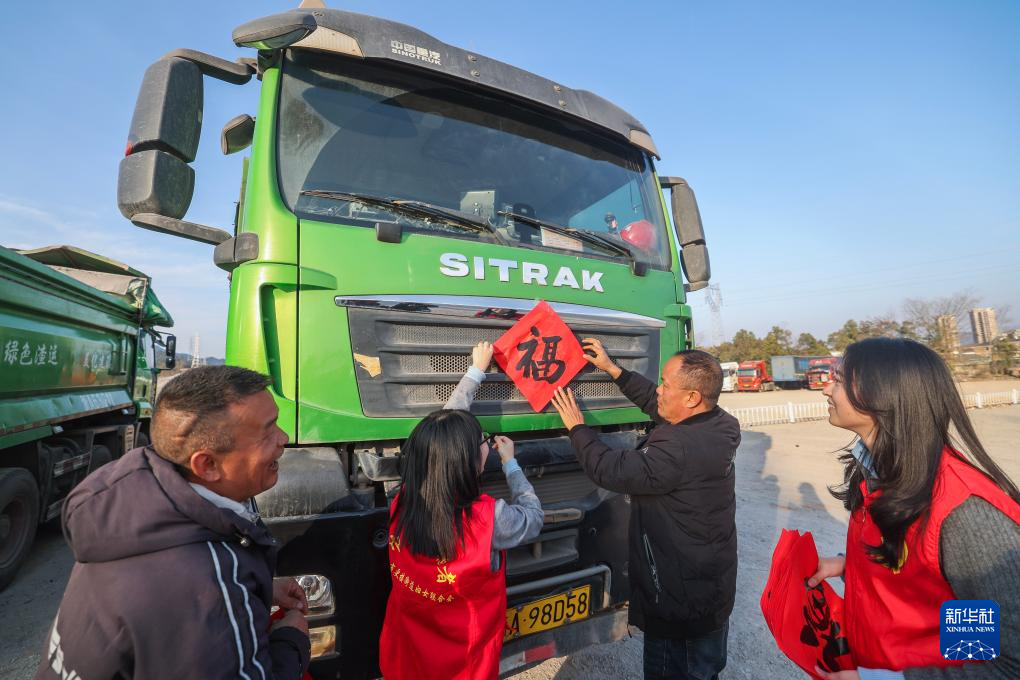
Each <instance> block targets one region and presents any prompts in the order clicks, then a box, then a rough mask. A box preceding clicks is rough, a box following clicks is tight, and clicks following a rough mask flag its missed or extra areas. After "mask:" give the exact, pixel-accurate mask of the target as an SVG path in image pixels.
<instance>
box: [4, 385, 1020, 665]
mask: <svg viewBox="0 0 1020 680" xmlns="http://www.w3.org/2000/svg"><path fill="white" fill-rule="evenodd" d="M1013 382H1014V383H1017V385H1013V386H1011V387H998V386H999V385H1000V384H1004V383H1000V382H998V381H996V383H995V387H994V388H992V389H988V388H987V387H984V386H983V384H982V387H981V389H968V386H967V385H965V387H964V391H965V392H972V391H973V392H976V391H1001V390H1003V389H1012V387H1015V386H1018V385H1020V381H1013ZM802 392H803V394H805V395H809V396H810V395H812V394H813V393H810V392H808V391H807V390H804V391H802ZM778 394H779V395H783V396H785V395H788V394H797V393H796V392H789V393H787V392H780V393H778ZM732 396H736V397H739V398H740V399H741V400H742V401H743V400H745V399H747V400H748V401H747V402H746V403H744V404H741V405H745V406H754V405H760V404H761V403H762V402H761V401H758V400H757V399H755V398H756V397H757V398H759V399H762V398H768V397H771V396H773V395H771V394H768V393H767V394H764V395H747V394H741V395H732ZM970 414H971V417H972V418H973V420H974V424H975V426H976V428H977V431H978V433H979V435H980V436H981V438H982V441H983V442H984V444H985V446H986V447H987V448H988V450H989V452H990V453H991V455H992V456H993V457H994V458H995V459H996V460H997V461H998V462H999V463H1000V464H1002V466H1003V467H1004V468H1005V469H1006V471H1007V472H1008V473H1009V474H1010V475H1011V476H1012V477H1013V479H1016V480H1020V451H1018V450H1017V446H1016V442H1017V441H1020V407H1013V406H1005V407H999V408H989V409H983V410H972V411H970ZM849 439H850V437H849V436H848V435H847V433H846V432H845V431H843V430H838V429H836V428H833V427H831V426H830V425H828V423H826V422H824V421H822V422H807V423H796V424H788V425H771V426H766V427H760V428H755V429H753V430H745V431H744V433H743V442H742V443H741V446H740V449H739V451H738V454H737V527H738V534H739V545H740V547H739V559H740V566H739V573H738V580H737V601H736V606H735V608H734V612H733V617H732V619H731V621H730V640H729V664H728V666H727V667H726V670H725V671H724V672H723V674H722V677H723V678H724V679H726V680H736V679H740V680H745V679H746V680H750V679H752V678H754V679H760V678H776V679H782V678H801V677H803V674H801V673H799V672H798V671H797V670H796V669H795V668H794V666H793V665H792V664H791V663H790V662H789V661H787V660H786V658H785V657H783V656H782V655H781V654H780V653H779V652H778V651H777V650H776V648H775V644H774V643H773V641H772V638H771V635H770V633H769V632H768V629H767V628H766V627H765V622H764V620H763V619H762V616H761V612H760V609H759V605H758V601H759V598H760V596H761V591H762V588H763V587H764V584H765V579H766V577H767V575H768V568H769V563H770V560H771V556H772V549H773V547H774V546H775V543H776V541H777V540H778V538H779V532H780V530H781V529H783V528H796V529H801V530H810V531H811V532H812V533H813V534H814V537H815V542H816V544H817V545H818V549H819V551H820V552H822V553H826V554H834V553H836V552H839V551H840V550H841V548H842V546H843V544H844V541H845V533H846V521H847V514H846V512H845V511H844V510H843V508H842V507H841V506H840V505H839V504H838V503H837V502H836V500H835V499H834V498H832V496H830V495H829V493H828V492H827V490H826V486H827V485H829V484H833V483H836V482H838V481H839V480H840V479H841V478H842V475H841V469H840V465H839V464H838V462H837V461H836V455H835V453H834V452H835V451H836V450H837V449H839V448H840V447H842V446H843V445H845V444H846V443H847V442H848V441H849ZM72 563H73V560H72V559H71V555H70V552H69V551H68V549H67V547H66V546H65V545H64V541H63V538H62V536H61V535H60V533H59V531H54V530H52V529H46V530H44V531H42V532H41V534H40V536H39V537H38V538H37V540H36V544H35V547H34V548H33V551H32V555H31V556H30V558H29V560H28V562H27V563H26V564H25V566H24V567H23V568H22V570H21V573H20V574H19V576H18V578H17V579H16V580H15V582H14V583H13V584H12V585H11V586H10V587H9V588H8V589H7V590H5V591H4V592H2V593H0V612H2V616H0V678H11V679H15V678H17V679H19V680H20V679H22V678H28V677H31V675H32V673H33V672H34V669H35V666H36V665H37V664H38V660H39V654H40V652H41V651H42V648H43V644H44V641H45V637H46V634H47V631H48V629H49V625H50V623H51V622H52V620H53V616H54V614H55V613H56V610H57V606H58V605H59V603H60V597H61V595H62V593H63V589H64V584H65V583H66V580H67V577H68V574H69V573H70V570H71V565H72ZM640 677H641V636H640V633H639V632H637V631H635V635H634V637H632V638H630V639H628V640H624V641H620V642H616V643H613V644H610V645H604V646H601V647H596V648H591V649H588V650H585V651H583V652H580V653H578V654H575V655H573V656H570V657H562V658H556V659H550V660H549V661H546V662H544V663H543V664H541V665H539V666H537V667H535V668H532V669H530V670H528V671H526V672H524V673H521V674H518V675H517V676H515V680H516V678H520V679H521V680H553V679H554V680H601V679H603V678H605V679H606V680H608V679H610V678H612V679H614V680H615V679H616V678H640Z"/></svg>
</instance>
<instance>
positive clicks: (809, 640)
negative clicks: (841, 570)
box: [761, 529, 855, 678]
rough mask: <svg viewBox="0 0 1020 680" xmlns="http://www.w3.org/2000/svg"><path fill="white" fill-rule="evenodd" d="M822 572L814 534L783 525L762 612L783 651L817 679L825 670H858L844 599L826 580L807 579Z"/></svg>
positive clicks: (763, 597) (763, 599) (773, 558)
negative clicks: (809, 583) (811, 582)
mask: <svg viewBox="0 0 1020 680" xmlns="http://www.w3.org/2000/svg"><path fill="white" fill-rule="evenodd" d="M817 570H818V551H817V550H816V549H815V539H814V538H813V537H812V536H811V533H810V532H808V533H805V534H803V535H801V534H800V532H797V531H792V530H790V529H783V533H782V534H781V535H780V537H779V543H778V544H777V545H776V549H775V551H774V552H773V553H772V568H771V569H770V570H769V578H768V581H767V582H766V583H765V591H764V592H763V593H762V594H761V613H762V614H763V615H764V616H765V623H766V624H767V625H768V627H769V630H770V631H772V635H773V637H775V639H776V644H777V645H778V646H779V649H780V650H781V651H782V652H783V653H784V654H786V656H788V657H790V660H791V661H793V662H794V663H795V664H797V665H798V666H800V667H801V668H802V669H803V670H804V671H805V672H806V673H807V674H808V675H810V676H811V677H812V678H817V677H818V675H816V674H815V665H816V664H817V665H818V666H819V667H821V668H822V669H824V670H828V671H830V672H831V671H838V670H850V669H853V668H855V666H854V663H853V661H852V660H851V658H850V645H849V642H848V641H847V638H846V634H845V632H844V631H845V630H846V628H845V625H844V619H843V598H841V597H840V596H839V595H837V594H836V591H834V590H833V589H832V586H830V585H829V584H828V583H826V582H824V581H823V582H822V583H820V584H818V585H817V586H815V587H814V588H809V587H808V586H807V580H808V579H809V578H810V577H811V575H812V574H814V573H815V571H817Z"/></svg>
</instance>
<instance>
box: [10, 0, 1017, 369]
mask: <svg viewBox="0 0 1020 680" xmlns="http://www.w3.org/2000/svg"><path fill="white" fill-rule="evenodd" d="M327 4H329V5H330V6H333V7H337V8H343V9H348V10H351V11H357V12H364V13H367V14H373V15H376V16H381V17H385V18H388V19H393V20H396V21H401V22H404V23H407V24H411V25H413V26H416V27H418V28H420V29H422V30H424V31H426V32H428V33H431V34H432V35H434V36H436V37H437V38H439V39H441V40H443V41H445V42H448V43H452V44H455V45H458V46H461V47H464V48H468V49H472V50H476V51H478V52H480V53H482V54H485V55H487V56H490V57H493V58H496V59H500V60H503V61H506V62H509V63H511V64H514V65H516V66H520V67H522V68H525V69H528V70H530V71H534V72H536V73H538V74H540V75H544V76H547V77H549V78H552V79H555V80H558V81H560V82H563V83H565V84H567V85H570V86H572V87H578V88H584V89H589V90H592V91H594V92H596V93H598V94H600V95H602V96H604V97H606V98H608V99H610V100H611V101H613V102H615V103H617V104H619V105H620V106H622V107H623V108H625V109H627V110H628V111H630V112H631V113H632V114H634V115H635V116H637V118H638V119H640V120H641V121H642V122H643V123H644V124H645V125H646V126H647V127H648V129H649V130H650V131H651V132H652V135H653V137H654V138H655V140H656V143H657V145H658V147H659V150H660V152H661V153H662V157H663V158H662V161H661V162H660V163H659V165H658V169H659V171H660V174H667V175H680V176H683V177H686V178H687V179H688V180H689V182H690V183H691V185H692V186H693V187H694V189H695V191H696V192H697V195H698V200H699V204H700V207H701V213H702V217H703V219H704V222H705V228H706V232H707V236H708V243H709V248H710V253H711V257H712V268H713V281H714V282H715V283H718V284H719V286H720V289H721V291H722V297H723V307H722V327H723V329H724V331H725V333H726V335H727V336H730V335H732V334H733V332H735V331H736V330H737V329H739V328H748V329H751V330H753V331H755V332H757V333H759V334H761V333H764V332H766V331H767V330H768V329H769V328H770V327H771V326H772V325H774V324H780V325H784V326H786V327H788V328H790V329H791V330H793V331H794V332H801V331H808V332H812V333H814V334H816V335H819V336H824V335H826V334H827V333H829V332H830V331H832V330H834V329H835V328H836V327H838V326H839V325H841V324H842V322H843V321H844V320H846V319H847V318H851V317H853V318H858V319H863V318H869V317H873V316H878V315H890V314H893V315H894V314H897V313H898V312H899V311H900V309H901V306H902V302H903V300H904V299H905V298H908V297H935V296H942V295H947V294H950V293H954V292H957V291H962V290H970V291H971V292H973V293H974V294H975V295H977V296H979V297H980V298H981V299H982V301H983V302H984V303H985V304H987V305H990V306H996V307H1000V306H1011V307H1012V310H1013V317H1014V319H1016V318H1017V317H1020V78H1018V76H1017V74H1018V73H1020V3H1015V2H981V3H959V2H936V1H928V2H898V3H881V2H857V3H852V4H843V5H837V4H835V3H808V2H802V3H791V2H770V3H761V2H698V3H694V2H686V1H683V2H681V1H674V2H655V3H652V2H640V3H639V2H632V3H619V2H615V3H597V2H574V1H563V2H556V3H551V2H547V1H546V2H523V1H518V2H515V3H470V4H468V3H449V2H441V1H440V0H435V1H434V2H431V3H422V2H391V3H379V2H376V3H370V2H361V1H352V2H346V3H344V4H343V5H340V4H338V3H335V2H327ZM292 6H293V5H291V4H288V3H282V2H254V1H251V2H243V3H242V2H214V3H211V2H192V1H189V0H178V1H177V2H174V3H139V2H130V3H129V2H103V3H51V2H37V3H18V4H14V5H11V6H10V7H8V8H6V10H5V13H4V14H5V22H4V23H5V31H4V36H5V41H6V42H7V44H8V49H7V54H8V57H7V58H6V59H4V60H3V62H2V63H0V82H2V83H3V86H4V90H5V96H4V97H3V104H2V105H0V134H2V140H3V142H2V149H3V161H4V162H3V163H2V164H0V244H3V245H8V246H15V247H37V246H40V245H46V244H50V243H70V244H74V245H80V246H82V247H85V248H88V249H91V250H95V251H97V252H100V253H103V254H107V255H110V256H112V257H115V258H117V259H120V260H123V261H125V262H128V263H129V264H131V265H133V266H136V267H138V268H140V269H142V270H144V271H147V272H149V273H150V274H152V275H153V276H154V278H155V286H156V289H157V291H158V292H159V293H160V295H161V297H162V298H163V299H164V302H165V303H166V304H167V306H168V307H169V308H170V309H171V311H172V312H173V314H174V316H175V318H176V319H177V326H176V331H177V333H178V335H179V336H181V338H182V340H181V349H182V350H184V351H187V349H188V342H187V338H188V337H189V336H190V335H191V334H192V333H195V332H199V333H201V335H202V345H203V351H204V353H206V354H209V355H214V356H222V354H223V344H224V336H225V332H224V325H225V318H226V304H227V283H226V277H225V274H224V273H223V272H221V271H220V270H219V269H216V268H215V267H214V266H213V265H212V250H211V248H210V247H209V246H204V245H201V244H192V243H189V242H186V241H183V240H181V239H174V238H171V237H167V236H162V235H159V234H155V233H151V232H146V231H143V230H140V229H138V228H136V227H133V226H131V225H130V223H128V222H127V221H126V220H125V219H124V218H123V217H121V215H120V213H119V212H118V210H117V206H116V182H117V164H118V163H119V161H120V158H121V156H122V154H123V149H124V144H125V139H126V135H127V130H128V125H129V123H130V120H131V114H132V112H133V109H134V102H135V96H136V95H137V90H138V85H139V83H140V81H141V77H142V73H143V72H144V70H145V68H146V67H147V66H148V65H149V64H150V63H151V62H152V61H154V60H156V59H158V58H159V57H160V56H161V55H162V54H164V53H166V52H168V51H169V50H171V49H174V48H177V47H191V48H195V49H200V50H204V51H208V52H212V53H214V54H217V55H220V56H224V57H227V58H230V59H233V58H236V57H238V56H245V55H247V54H249V53H248V52H247V51H245V50H240V49H238V48H236V47H234V46H233V44H232V43H231V41H230V32H231V30H232V29H233V28H234V27H235V26H236V25H238V24H240V23H243V22H244V21H247V20H249V19H252V18H256V17H259V16H263V15H266V14H272V13H275V12H277V11H283V10H286V9H289V8H290V7H292ZM256 95H257V89H256V87H255V86H254V85H249V86H247V87H244V88H237V87H233V86H229V85H225V84H221V83H218V82H215V81H209V80H207V81H206V112H205V129H204V130H203V137H202V142H201V147H200V150H199V156H198V159H197V161H196V164H195V167H196V172H197V174H198V189H197V191H196V195H195V198H194V200H193V202H192V207H191V210H190V211H189V213H188V219H190V220H193V221H196V222H200V223H205V224H210V225H214V226H221V227H229V225H230V223H231V221H232V217H233V209H234V206H233V201H234V200H236V196H237V189H238V180H239V175H240V163H241V158H240V156H241V154H237V155H235V156H230V157H224V156H222V155H221V154H220V152H219V144H218V140H217V137H218V134H219V129H220V127H221V126H222V124H223V123H224V122H226V121H227V120H228V119H229V118H231V117H233V116H234V115H236V114H238V113H252V114H254V113H255V101H256ZM691 303H692V305H693V306H694V309H695V313H696V314H697V318H696V326H697V327H698V328H700V329H701V332H702V334H703V335H702V338H701V339H702V342H710V341H711V340H713V338H712V337H711V336H712V330H713V327H714V324H713V322H712V319H711V316H710V314H709V312H708V309H707V307H706V305H705V303H704V294H703V293H695V294H694V295H692V296H691ZM1013 325H1017V323H1014V324H1013Z"/></svg>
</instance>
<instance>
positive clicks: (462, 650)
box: [379, 494, 506, 680]
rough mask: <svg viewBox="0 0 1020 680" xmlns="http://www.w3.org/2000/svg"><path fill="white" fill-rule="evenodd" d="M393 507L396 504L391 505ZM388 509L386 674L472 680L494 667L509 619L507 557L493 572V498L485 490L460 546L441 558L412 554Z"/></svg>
mask: <svg viewBox="0 0 1020 680" xmlns="http://www.w3.org/2000/svg"><path fill="white" fill-rule="evenodd" d="M395 507H396V503H394V504H393V506H392V508H395ZM392 508H391V510H390V548H389V552H390V577H391V581H392V584H393V590H392V591H391V592H390V599H389V601H388V602H387V604H386V620H385V621H384V622H383V629H382V637H381V639H380V641H379V668H380V669H381V670H382V674H383V677H384V678H386V680H405V679H406V680H420V679H425V678H436V680H476V679H482V678H484V679H486V680H488V679H490V678H495V677H497V675H498V674H499V655H500V651H501V650H502V649H503V629H504V627H505V626H506V577H505V574H504V569H505V565H506V560H505V559H502V560H500V569H499V571H498V572H495V573H493V571H492V563H491V560H492V556H491V550H492V528H493V520H494V516H495V510H496V501H495V499H494V498H492V496H488V495H485V494H482V495H481V496H479V498H478V500H477V501H475V503H474V505H473V506H472V507H471V516H470V517H469V518H468V517H465V520H464V546H463V547H462V548H458V550H457V556H456V557H455V558H454V559H452V560H450V561H449V562H446V563H441V562H440V561H439V560H437V559H436V558H434V557H424V556H421V555H412V554H411V552H410V550H408V549H407V548H406V546H402V545H401V544H400V539H399V537H397V536H395V535H394V519H395V516H394V514H393V510H392Z"/></svg>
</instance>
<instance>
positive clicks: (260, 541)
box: [36, 448, 309, 680]
mask: <svg viewBox="0 0 1020 680" xmlns="http://www.w3.org/2000/svg"><path fill="white" fill-rule="evenodd" d="M63 519H64V531H65V534H66V536H67V540H68V543H69V544H70V545H71V549H72V551H73V552H74V557H75V565H74V568H73V570H72V571H71V578H70V581H69V582H68V584H67V590H66V591H65V592H64V598H63V600H62V601H61V603H60V610H59V611H58V612H57V618H56V620H55V621H54V624H53V628H52V629H51V632H50V636H49V638H48V640H47V642H46V646H45V648H44V649H43V662H42V664H41V665H40V667H39V670H38V671H37V674H36V678H45V679H47V680H50V679H55V678H75V679H78V678H144V679H146V680H152V679H156V678H167V679H168V680H169V679H170V678H173V679H175V680H177V679H179V678H207V679H209V680H212V679H216V678H223V679H226V678H231V679H232V680H233V679H236V678H248V679H249V680H268V679H269V678H273V679H275V680H280V679H283V678H295V679H297V678H300V677H301V674H302V672H303V670H304V669H305V668H306V667H307V665H308V657H309V642H308V638H307V636H305V635H304V633H301V632H300V631H298V630H296V629H294V628H279V629H277V630H276V631H274V632H273V633H272V634H270V633H269V608H270V605H271V604H272V599H273V581H272V575H273V569H274V567H275V560H276V553H277V550H278V547H277V545H276V542H275V541H274V540H273V538H272V536H270V534H269V531H268V530H267V529H266V527H265V526H264V525H263V524H262V523H261V522H258V523H257V524H252V523H251V522H249V521H247V520H245V519H242V518H241V517H240V516H238V515H237V514H236V513H234V512H232V511H230V510H226V509H223V508H219V507H216V506H215V505H213V504H212V503H210V502H208V501H207V500H205V499H203V498H201V497H200V496H199V495H198V494H196V493H195V491H194V490H193V489H192V488H191V486H190V485H189V484H188V482H187V481H186V480H185V479H184V477H183V476H181V474H180V473H179V472H178V471H177V470H176V469H175V468H174V466H173V465H171V464H170V463H169V462H167V461H166V460H164V459H162V458H160V457H159V456H158V455H157V454H156V452H155V451H153V450H152V449H151V448H145V449H134V450H133V451H130V452H128V453H127V454H125V455H124V456H123V457H122V458H120V459H119V460H117V461H115V462H113V463H110V464H108V465H106V466H104V467H102V468H100V469H99V470H98V471H97V472H95V473H94V474H92V475H90V476H89V477H88V478H87V479H86V480H85V481H84V482H82V483H81V484H80V485H79V486H78V487H77V488H76V489H75V490H74V491H73V492H72V493H71V495H70V496H68V498H67V501H66V503H65V504H64V513H63Z"/></svg>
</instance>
